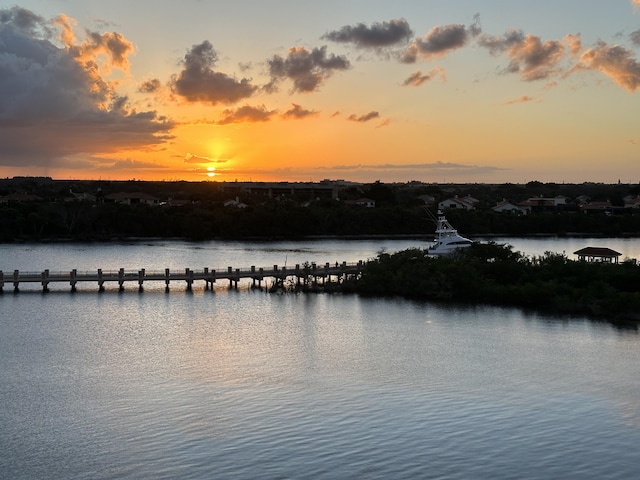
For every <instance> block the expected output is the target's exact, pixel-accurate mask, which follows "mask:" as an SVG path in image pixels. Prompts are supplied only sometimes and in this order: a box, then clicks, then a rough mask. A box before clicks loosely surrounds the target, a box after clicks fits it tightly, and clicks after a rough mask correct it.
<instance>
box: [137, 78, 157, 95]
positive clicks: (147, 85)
mask: <svg viewBox="0 0 640 480" xmlns="http://www.w3.org/2000/svg"><path fill="white" fill-rule="evenodd" d="M161 87H162V84H161V83H160V80H158V79H157V78H153V79H151V80H145V81H144V82H142V84H141V85H140V86H139V87H138V91H139V92H140V93H155V92H157V91H158V90H160V88H161Z"/></svg>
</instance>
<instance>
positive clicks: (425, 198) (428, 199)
mask: <svg viewBox="0 0 640 480" xmlns="http://www.w3.org/2000/svg"><path fill="white" fill-rule="evenodd" d="M418 200H422V203H424V204H425V205H433V204H434V203H435V201H436V198H435V197H434V196H432V195H429V194H424V195H420V196H419V197H418Z"/></svg>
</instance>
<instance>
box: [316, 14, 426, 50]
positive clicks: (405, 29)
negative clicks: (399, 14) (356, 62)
mask: <svg viewBox="0 0 640 480" xmlns="http://www.w3.org/2000/svg"><path fill="white" fill-rule="evenodd" d="M412 35H413V31H412V30H411V27H409V23H408V22H407V21H406V20H405V19H404V18H400V19H394V20H390V21H388V22H382V23H374V24H373V25H371V27H369V26H367V25H365V24H364V23H358V24H357V25H354V26H350V25H347V26H344V27H342V28H340V29H339V30H334V31H332V32H329V33H326V34H325V35H323V36H322V38H323V39H325V40H331V41H333V42H339V43H353V44H354V45H356V46H357V47H360V48H384V47H389V46H392V45H396V44H399V43H405V42H407V41H408V40H409V39H410V38H411V36H412Z"/></svg>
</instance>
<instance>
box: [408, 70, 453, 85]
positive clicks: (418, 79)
mask: <svg viewBox="0 0 640 480" xmlns="http://www.w3.org/2000/svg"><path fill="white" fill-rule="evenodd" d="M436 76H440V78H441V79H442V80H446V79H447V76H446V74H445V71H444V68H442V67H436V68H434V69H432V70H430V71H429V72H427V73H425V74H423V73H422V72H421V71H420V70H418V71H417V72H413V73H412V74H411V75H409V77H408V78H407V79H406V80H405V81H404V82H402V85H403V86H405V87H407V86H412V87H419V86H420V85H422V84H423V83H425V82H428V81H429V80H433V79H434V78H435V77H436Z"/></svg>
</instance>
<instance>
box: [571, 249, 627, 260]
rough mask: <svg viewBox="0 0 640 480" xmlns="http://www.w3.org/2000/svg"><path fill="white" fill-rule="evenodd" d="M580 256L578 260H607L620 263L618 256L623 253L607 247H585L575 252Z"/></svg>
mask: <svg viewBox="0 0 640 480" xmlns="http://www.w3.org/2000/svg"><path fill="white" fill-rule="evenodd" d="M573 254H574V255H577V256H578V260H581V261H583V262H606V263H618V257H619V256H620V255H622V254H621V253H620V252H616V251H615V250H611V249H610V248H606V247H584V248H581V249H580V250H578V251H577V252H573Z"/></svg>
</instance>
